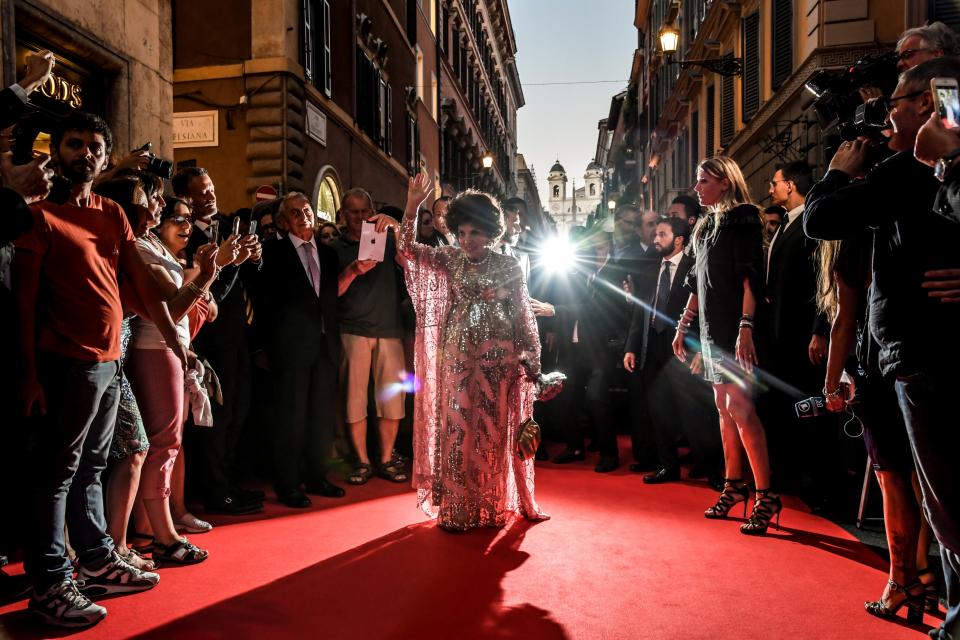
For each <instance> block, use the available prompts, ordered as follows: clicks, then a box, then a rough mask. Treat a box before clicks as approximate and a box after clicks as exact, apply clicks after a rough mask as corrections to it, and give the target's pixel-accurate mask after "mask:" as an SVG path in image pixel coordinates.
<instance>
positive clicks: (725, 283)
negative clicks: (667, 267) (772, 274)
mask: <svg viewBox="0 0 960 640" xmlns="http://www.w3.org/2000/svg"><path fill="white" fill-rule="evenodd" d="M694 191H696V192H697V196H698V197H699V199H700V204H701V205H703V206H704V207H705V208H706V209H707V211H708V213H707V215H705V216H703V217H701V218H700V222H699V223H697V226H696V228H695V229H694V232H693V250H694V254H695V257H696V265H695V266H694V268H693V269H691V270H690V275H689V276H688V278H687V287H688V289H690V291H691V293H690V298H689V300H688V301H687V307H686V309H685V310H684V313H683V316H682V317H681V319H680V322H679V324H678V326H677V335H676V337H675V338H674V341H673V351H674V353H675V354H676V356H677V357H678V358H679V359H680V360H681V361H685V360H686V357H687V344H685V342H686V333H687V330H688V329H689V328H690V325H691V323H692V322H693V320H694V319H696V318H697V316H698V315H699V322H700V342H701V352H700V353H699V354H697V356H695V358H694V362H693V365H692V366H693V368H694V369H695V370H700V369H701V368H702V370H703V374H704V377H705V378H706V379H707V380H708V381H709V382H710V383H711V384H712V385H713V396H714V400H715V403H716V406H717V410H718V411H719V413H720V433H721V436H722V438H723V457H724V463H725V467H726V470H725V471H726V473H725V475H726V480H725V481H724V487H723V491H722V492H721V494H720V497H719V498H718V500H717V502H716V504H714V505H713V506H712V507H710V508H708V509H707V510H706V511H705V512H704V516H706V517H707V518H726V517H727V515H728V514H729V513H730V509H731V508H732V507H733V506H734V505H736V504H737V503H739V502H744V503H745V504H744V515H746V506H747V505H746V501H747V500H748V499H749V498H750V487H749V486H748V484H747V483H746V482H744V481H743V478H744V472H745V471H746V469H745V465H746V464H749V465H750V469H751V470H752V472H753V481H754V483H755V487H756V500H755V501H754V504H753V512H752V513H751V514H750V518H749V519H748V520H747V521H746V522H745V523H743V524H742V525H741V526H740V532H741V533H744V534H748V535H758V534H763V533H765V532H766V531H767V528H768V526H769V524H770V520H771V519H772V518H773V516H775V515H776V516H777V521H778V525H779V513H780V511H781V509H782V508H783V505H782V504H781V502H780V498H779V497H778V496H776V495H774V494H773V493H772V492H771V491H770V458H769V455H768V453H767V438H766V434H765V433H764V430H763V425H762V424H761V423H760V419H759V418H758V417H757V412H756V408H755V406H754V402H753V384H754V369H755V367H756V366H757V364H758V360H757V350H756V346H755V344H754V335H753V326H754V317H755V315H756V312H757V306H758V301H760V300H762V299H763V298H762V295H761V293H762V292H761V287H762V285H763V276H762V274H763V272H764V270H763V220H762V218H761V216H760V210H759V209H758V208H757V207H756V206H754V205H752V204H749V202H750V192H749V189H748V188H747V185H746V182H745V181H744V179H743V174H742V173H741V171H740V167H739V166H737V163H736V162H734V161H733V160H731V159H730V158H726V157H714V158H708V159H706V160H704V161H702V162H701V163H700V164H699V166H698V167H697V185H696V187H694Z"/></svg>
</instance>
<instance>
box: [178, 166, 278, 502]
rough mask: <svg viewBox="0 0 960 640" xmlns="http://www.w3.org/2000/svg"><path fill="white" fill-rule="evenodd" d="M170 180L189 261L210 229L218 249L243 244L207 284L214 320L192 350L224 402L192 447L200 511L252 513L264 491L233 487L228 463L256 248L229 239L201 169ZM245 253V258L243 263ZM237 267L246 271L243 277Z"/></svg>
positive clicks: (236, 435)
mask: <svg viewBox="0 0 960 640" xmlns="http://www.w3.org/2000/svg"><path fill="white" fill-rule="evenodd" d="M172 183H173V191H174V193H175V194H176V195H177V197H180V198H183V199H184V200H185V201H186V202H187V203H189V205H190V208H191V210H192V212H193V217H194V224H193V231H192V232H191V234H190V239H189V240H188V241H187V248H186V257H187V262H188V263H191V264H192V262H193V254H194V253H195V252H196V250H197V249H198V248H199V247H201V246H203V245H205V244H207V243H208V242H210V241H211V240H212V239H213V237H214V229H215V228H216V229H218V231H217V232H216V233H217V235H219V237H220V239H222V240H223V242H222V243H221V248H224V247H225V245H226V244H228V243H233V242H236V243H238V244H240V243H243V245H242V247H240V248H241V249H243V251H242V256H244V257H243V258H242V259H241V255H238V256H237V260H235V261H234V262H232V263H225V264H219V266H220V267H221V271H220V275H219V276H218V277H217V280H216V282H214V284H213V286H212V287H211V288H210V293H211V295H212V296H213V300H214V302H216V303H217V311H218V312H217V319H216V322H213V323H211V324H206V325H204V326H203V328H202V329H201V330H200V333H199V334H197V337H196V339H195V340H194V349H195V350H196V351H197V353H198V354H200V356H202V357H204V358H206V359H207V361H209V363H210V364H211V366H212V367H213V370H214V371H215V372H216V374H217V377H218V378H219V379H220V389H221V394H222V396H223V404H220V403H218V402H214V403H213V426H212V427H211V428H209V429H203V430H202V431H201V432H200V433H198V434H197V436H198V437H197V444H198V447H197V449H198V453H199V458H198V459H200V460H201V461H202V463H201V464H200V465H199V467H198V468H199V469H201V470H202V473H201V474H200V477H201V480H202V482H201V485H202V495H203V501H204V508H205V510H206V511H207V512H208V513H226V514H233V515H240V514H249V513H256V512H258V511H261V510H262V509H263V498H264V495H263V492H262V491H248V490H245V489H243V488H241V487H240V486H238V485H237V484H236V482H235V478H234V477H233V469H232V462H233V460H234V458H235V457H236V449H237V447H238V444H239V439H240V434H241V433H242V430H243V427H244V424H245V423H246V420H247V414H248V412H249V402H250V401H249V398H250V391H251V385H252V382H251V373H250V372H251V364H250V345H249V341H248V335H247V334H248V324H247V320H248V311H249V308H250V304H249V303H250V297H249V292H248V291H247V287H246V284H245V282H244V279H245V278H249V277H251V274H252V273H255V272H256V271H257V269H258V268H259V266H260V264H261V262H260V246H259V243H258V242H257V239H256V237H255V236H249V235H248V236H244V237H242V238H236V239H231V237H230V236H231V227H230V226H229V225H230V222H231V220H230V219H229V218H227V217H226V216H223V215H221V214H220V213H219V212H218V207H217V192H216V186H215V185H214V183H213V179H212V178H211V177H210V175H209V174H208V173H207V170H206V169H204V168H202V167H184V168H183V169H180V170H179V171H177V173H176V175H174V176H173V180H172ZM251 250H253V252H254V253H252V254H251V253H250V251H251ZM221 254H222V255H223V256H224V262H226V260H227V259H229V256H230V255H232V252H228V251H220V252H218V254H217V255H218V258H219V257H220V255H221ZM247 257H249V258H250V262H249V263H247V264H242V263H243V262H244V260H246V258H247ZM218 263H220V260H219V259H218ZM241 264H242V267H241ZM241 270H243V271H245V272H246V273H244V275H243V277H241Z"/></svg>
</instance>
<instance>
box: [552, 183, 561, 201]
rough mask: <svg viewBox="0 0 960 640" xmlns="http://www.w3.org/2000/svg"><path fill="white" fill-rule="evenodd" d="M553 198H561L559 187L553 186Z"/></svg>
mask: <svg viewBox="0 0 960 640" xmlns="http://www.w3.org/2000/svg"><path fill="white" fill-rule="evenodd" d="M553 197H554V198H559V197H560V187H559V186H558V185H553Z"/></svg>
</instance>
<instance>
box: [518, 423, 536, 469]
mask: <svg viewBox="0 0 960 640" xmlns="http://www.w3.org/2000/svg"><path fill="white" fill-rule="evenodd" d="M541 439H542V436H541V435H540V425H539V424H537V421H536V420H534V419H533V418H527V419H526V420H524V421H523V424H521V425H520V429H519V431H518V432H517V457H518V458H520V459H521V460H529V459H530V458H532V457H533V456H534V455H535V454H536V453H537V447H539V446H540V440H541Z"/></svg>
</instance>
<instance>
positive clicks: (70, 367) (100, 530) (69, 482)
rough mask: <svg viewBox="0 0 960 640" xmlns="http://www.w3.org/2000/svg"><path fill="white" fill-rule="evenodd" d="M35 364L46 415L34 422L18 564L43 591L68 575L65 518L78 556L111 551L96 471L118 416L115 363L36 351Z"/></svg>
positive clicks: (96, 557) (98, 558) (97, 556)
mask: <svg viewBox="0 0 960 640" xmlns="http://www.w3.org/2000/svg"><path fill="white" fill-rule="evenodd" d="M37 367H38V374H39V378H40V385H41V387H43V392H44V395H45V397H46V404H47V415H46V416H45V417H43V418H41V419H38V420H37V421H36V423H37V424H36V426H35V429H36V433H35V434H34V435H35V442H34V448H33V451H32V460H31V462H30V468H31V473H32V476H33V477H32V482H31V492H32V496H31V502H32V505H31V507H30V510H31V517H30V523H29V529H30V532H31V535H30V541H29V542H28V544H27V549H26V556H25V562H24V566H25V568H26V570H27V572H28V573H29V574H30V577H31V578H32V579H33V582H34V586H35V588H36V589H37V591H39V592H41V593H42V592H43V591H45V590H46V589H47V588H49V587H50V586H52V585H54V584H57V583H59V582H61V581H62V580H63V579H64V578H67V577H69V576H70V575H72V572H73V567H72V566H71V564H70V560H69V559H68V558H67V553H66V544H65V540H64V525H65V524H66V526H67V527H68V528H69V530H70V543H71V545H72V546H73V548H74V549H75V550H76V552H77V557H78V558H79V560H80V563H81V564H87V565H94V566H96V565H98V564H101V563H102V562H103V561H105V560H107V559H108V558H109V557H110V552H111V551H113V541H112V540H111V539H110V536H109V535H108V534H107V523H106V520H105V518H104V509H103V487H102V485H101V484H100V474H101V472H102V471H103V470H104V469H105V468H106V466H107V455H108V453H109V451H110V441H111V439H112V437H113V429H114V426H115V425H116V422H117V405H118V403H119V400H120V363H119V362H118V361H113V362H85V361H81V360H75V359H73V358H66V357H63V356H58V355H54V354H49V353H42V354H40V356H39V358H38V361H37Z"/></svg>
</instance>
